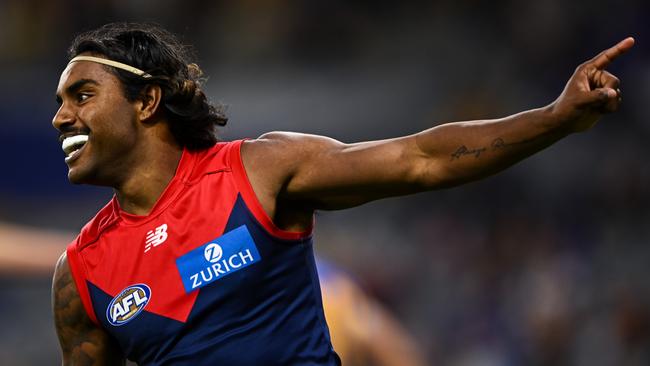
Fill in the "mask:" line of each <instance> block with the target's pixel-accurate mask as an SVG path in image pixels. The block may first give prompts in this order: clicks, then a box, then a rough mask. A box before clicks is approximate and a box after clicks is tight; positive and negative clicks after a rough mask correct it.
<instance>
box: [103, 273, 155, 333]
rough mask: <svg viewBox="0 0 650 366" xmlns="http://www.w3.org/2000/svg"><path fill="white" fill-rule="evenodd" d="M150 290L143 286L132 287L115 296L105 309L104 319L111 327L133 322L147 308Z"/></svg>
mask: <svg viewBox="0 0 650 366" xmlns="http://www.w3.org/2000/svg"><path fill="white" fill-rule="evenodd" d="M149 299H151V289H150V288H149V286H147V285H145V284H142V283H140V284H137V285H132V286H129V287H127V288H125V289H124V290H122V292H120V294H119V295H117V296H115V297H114V298H113V300H111V303H110V304H108V308H107V309H106V319H107V320H108V322H109V323H111V325H114V326H120V325H123V324H126V323H128V322H130V321H131V320H133V318H135V317H136V316H138V314H140V312H141V311H142V310H143V309H144V308H145V306H147V304H148V303H149Z"/></svg>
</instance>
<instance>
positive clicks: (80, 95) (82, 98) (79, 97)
mask: <svg viewBox="0 0 650 366" xmlns="http://www.w3.org/2000/svg"><path fill="white" fill-rule="evenodd" d="M91 96H92V95H91V94H89V93H77V95H76V97H77V102H78V103H83V102H85V101H86V100H87V99H88V98H90V97H91Z"/></svg>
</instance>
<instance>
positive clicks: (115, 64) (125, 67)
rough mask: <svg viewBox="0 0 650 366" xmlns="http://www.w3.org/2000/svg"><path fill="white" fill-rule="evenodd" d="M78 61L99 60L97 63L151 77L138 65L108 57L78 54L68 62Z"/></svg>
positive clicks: (146, 77)
mask: <svg viewBox="0 0 650 366" xmlns="http://www.w3.org/2000/svg"><path fill="white" fill-rule="evenodd" d="M77 61H91V62H97V63H100V64H104V65H108V66H113V67H117V68H118V69H122V70H125V71H128V72H130V73H133V74H136V75H138V76H142V77H143V78H145V79H148V78H150V77H151V75H149V74H147V73H146V72H144V71H142V70H140V69H138V68H136V67H133V66H129V65H127V64H123V63H121V62H117V61H113V60H107V59H105V58H101V57H92V56H77V57H75V58H73V59H72V60H70V62H68V65H70V64H71V63H73V62H77Z"/></svg>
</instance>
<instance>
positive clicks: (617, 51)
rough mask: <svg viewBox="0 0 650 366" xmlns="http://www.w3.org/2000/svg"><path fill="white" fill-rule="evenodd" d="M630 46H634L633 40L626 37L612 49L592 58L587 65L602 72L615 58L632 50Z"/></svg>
mask: <svg viewBox="0 0 650 366" xmlns="http://www.w3.org/2000/svg"><path fill="white" fill-rule="evenodd" d="M632 46H634V38H632V37H627V38H625V39H624V40H622V41H620V42H618V43H617V44H616V45H615V46H614V47H612V48H608V49H606V50H604V51H603V52H601V53H599V54H598V55H596V57H594V58H592V59H591V60H590V61H589V63H590V64H592V65H593V66H594V67H595V68H596V69H598V70H603V69H604V68H606V67H607V66H608V65H609V64H610V63H612V61H614V60H615V59H616V58H617V57H619V56H620V55H622V54H624V53H625V52H627V51H628V50H629V49H630V48H632Z"/></svg>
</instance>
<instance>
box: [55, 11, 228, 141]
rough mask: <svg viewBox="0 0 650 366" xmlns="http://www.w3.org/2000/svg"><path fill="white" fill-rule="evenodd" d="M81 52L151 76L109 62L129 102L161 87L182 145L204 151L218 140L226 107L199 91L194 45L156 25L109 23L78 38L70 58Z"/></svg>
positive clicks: (165, 109) (71, 48)
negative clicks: (152, 87) (146, 90)
mask: <svg viewBox="0 0 650 366" xmlns="http://www.w3.org/2000/svg"><path fill="white" fill-rule="evenodd" d="M82 53H90V54H94V55H101V56H104V57H106V58H108V59H110V60H114V61H118V62H122V63H125V64H127V65H130V66H133V67H136V68H138V69H140V70H143V71H145V72H146V73H148V74H150V75H152V77H151V78H146V79H145V78H143V77H141V76H138V75H135V74H133V73H130V72H128V71H124V70H121V69H118V68H115V67H111V66H105V67H106V68H107V69H108V70H110V72H111V73H113V74H114V75H115V76H117V78H118V79H119V80H120V81H121V82H122V84H123V85H124V94H125V96H126V98H127V99H128V100H129V101H135V100H136V99H138V98H139V97H140V95H141V93H142V91H143V89H144V88H145V87H146V86H147V85H148V84H156V85H159V86H160V87H161V89H162V100H161V105H162V107H163V110H164V113H165V115H166V117H167V119H168V121H169V128H170V130H171V133H172V134H173V135H174V138H175V139H176V141H177V142H178V143H179V144H180V145H181V146H183V147H186V148H188V149H190V150H200V149H205V148H208V147H210V146H212V145H214V144H215V143H216V142H217V134H216V126H225V125H226V122H227V121H228V119H227V118H226V116H225V113H224V108H223V106H221V105H217V106H215V105H212V104H211V103H210V102H209V101H208V99H207V97H206V95H205V93H204V92H203V90H201V84H202V82H204V81H205V79H203V78H202V77H201V76H202V74H203V72H202V71H201V69H200V68H199V66H198V65H197V64H196V63H193V62H191V58H192V56H193V55H192V51H191V48H189V47H188V46H184V45H182V44H181V43H180V42H179V41H178V39H177V38H176V37H175V36H174V35H173V34H171V33H170V32H168V31H166V30H164V29H162V28H161V27H159V26H157V25H155V24H142V23H110V24H106V25H104V26H102V27H101V28H98V29H96V30H92V31H88V32H85V33H82V34H80V35H78V36H77V37H76V38H75V39H74V41H73V42H72V45H71V46H70V49H69V50H68V56H69V58H70V59H72V58H74V57H75V56H78V55H79V54H82Z"/></svg>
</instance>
